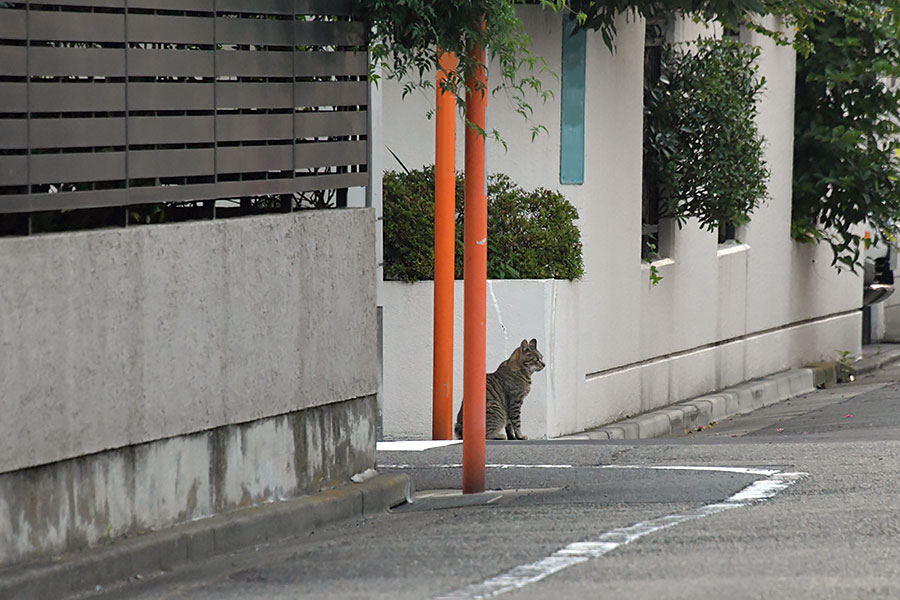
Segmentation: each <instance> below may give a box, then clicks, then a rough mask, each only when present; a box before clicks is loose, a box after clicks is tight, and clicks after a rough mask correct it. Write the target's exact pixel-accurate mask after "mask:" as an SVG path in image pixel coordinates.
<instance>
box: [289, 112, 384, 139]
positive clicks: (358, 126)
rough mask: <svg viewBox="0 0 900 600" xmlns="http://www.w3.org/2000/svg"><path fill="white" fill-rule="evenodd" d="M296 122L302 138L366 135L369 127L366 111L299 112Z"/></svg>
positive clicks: (298, 134) (298, 132) (296, 115)
mask: <svg viewBox="0 0 900 600" xmlns="http://www.w3.org/2000/svg"><path fill="white" fill-rule="evenodd" d="M294 122H295V125H294V130H295V131H296V132H297V136H298V137H300V138H312V137H322V136H341V135H365V134H366V133H367V131H368V125H369V120H368V114H367V113H366V111H364V110H358V111H320V112H299V113H295V114H294Z"/></svg>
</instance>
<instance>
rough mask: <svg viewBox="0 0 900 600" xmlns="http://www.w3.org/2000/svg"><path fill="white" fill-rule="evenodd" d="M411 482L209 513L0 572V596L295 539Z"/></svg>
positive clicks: (385, 502)
mask: <svg viewBox="0 0 900 600" xmlns="http://www.w3.org/2000/svg"><path fill="white" fill-rule="evenodd" d="M412 485H413V484H412V481H411V480H410V478H409V477H408V476H407V475H403V474H398V473H386V474H380V475H377V476H375V477H373V478H372V479H370V480H368V481H366V482H364V483H358V484H357V483H349V484H347V485H345V486H343V487H340V488H337V489H333V490H327V491H324V492H321V493H318V494H313V495H309V496H302V497H300V498H296V499H291V500H287V501H284V502H275V503H271V504H264V505H260V506H254V507H249V508H245V509H240V510H236V511H232V512H230V513H227V514H223V515H216V516H212V517H209V518H207V519H202V520H200V521H195V522H193V523H187V524H184V525H179V526H177V527H173V528H171V529H166V530H164V531H156V532H152V533H147V534H144V535H140V536H137V537H134V538H130V539H123V540H117V541H115V542H113V543H112V544H110V545H108V546H100V547H97V548H92V549H90V550H88V551H86V552H84V553H82V554H68V555H63V556H60V557H56V558H55V559H54V560H53V562H52V563H44V564H31V565H25V566H14V567H11V568H8V569H4V570H3V571H0V598H4V599H13V598H15V599H19V598H21V599H23V600H24V599H26V598H28V599H33V598H41V599H44V600H49V599H51V598H65V597H68V596H71V595H74V594H76V593H78V592H86V591H89V590H95V589H97V588H98V586H99V587H103V586H107V585H113V584H117V583H124V582H125V581H127V580H128V579H129V578H130V577H134V576H136V575H139V574H140V575H148V574H151V573H155V572H158V571H166V570H171V569H174V568H177V567H180V566H184V565H187V564H190V563H195V562H199V561H202V560H205V559H207V558H210V557H213V556H217V555H221V554H226V553H228V552H233V551H235V550H239V549H241V548H246V547H249V546H253V545H256V544H262V543H266V542H272V541H275V540H279V539H285V538H288V537H291V536H296V535H300V534H303V533H306V532H308V531H310V530H314V529H316V528H319V527H322V526H324V525H327V524H329V523H333V522H336V521H341V520H345V519H350V518H353V517H359V516H363V515H367V514H373V513H377V512H381V511H384V510H387V509H388V508H390V507H392V506H396V505H397V504H400V503H402V502H404V501H406V500H408V499H409V498H411V497H412V493H413V488H412Z"/></svg>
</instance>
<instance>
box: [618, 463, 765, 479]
mask: <svg viewBox="0 0 900 600" xmlns="http://www.w3.org/2000/svg"><path fill="white" fill-rule="evenodd" d="M600 468H601V469H651V470H655V471H715V472H717V473H739V474H741V475H763V476H764V477H769V476H771V475H774V474H775V473H778V472H779V471H778V469H753V468H747V467H707V466H695V467H687V466H679V465H656V466H652V467H651V466H641V465H600Z"/></svg>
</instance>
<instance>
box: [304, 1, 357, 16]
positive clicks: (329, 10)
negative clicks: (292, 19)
mask: <svg viewBox="0 0 900 600" xmlns="http://www.w3.org/2000/svg"><path fill="white" fill-rule="evenodd" d="M295 1H296V3H297V4H296V7H297V14H298V15H338V16H347V15H350V14H352V12H353V2H352V0H295Z"/></svg>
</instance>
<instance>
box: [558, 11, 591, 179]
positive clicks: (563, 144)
mask: <svg viewBox="0 0 900 600" xmlns="http://www.w3.org/2000/svg"><path fill="white" fill-rule="evenodd" d="M575 24H576V23H575V20H574V19H569V18H568V17H563V39H562V101H561V103H562V115H561V119H560V129H561V130H560V150H559V182H560V183H574V184H582V183H584V63H585V57H586V52H587V51H586V41H587V40H586V34H585V31H584V29H579V30H578V31H577V32H576V33H575V34H574V35H573V34H572V29H573V28H574V27H575Z"/></svg>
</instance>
